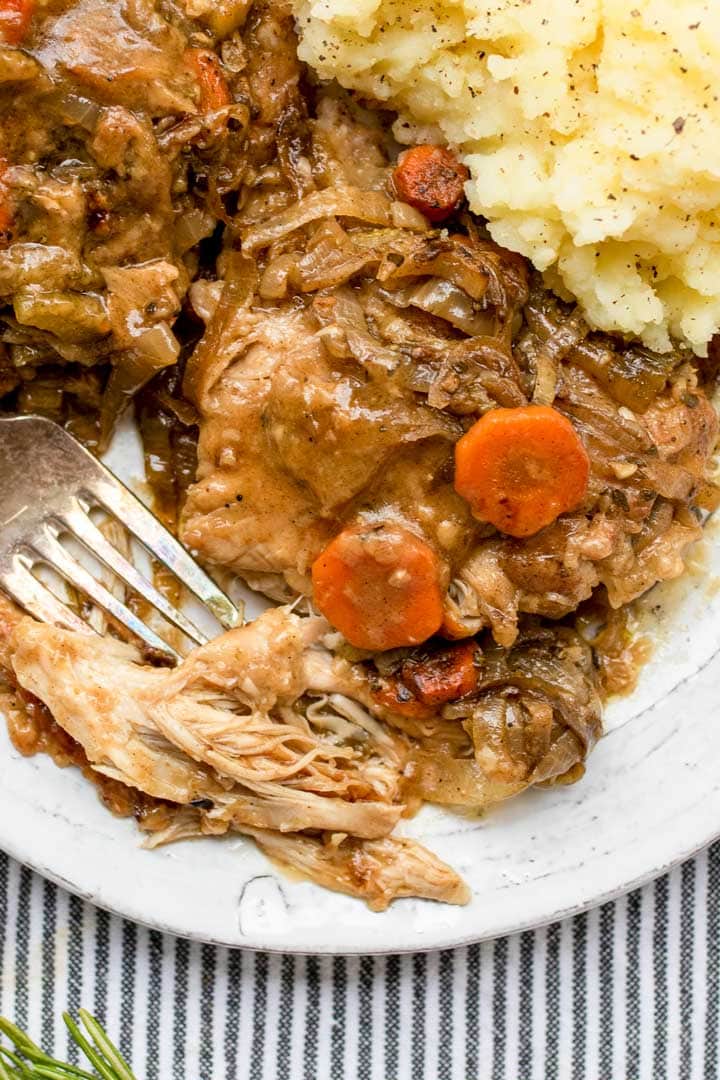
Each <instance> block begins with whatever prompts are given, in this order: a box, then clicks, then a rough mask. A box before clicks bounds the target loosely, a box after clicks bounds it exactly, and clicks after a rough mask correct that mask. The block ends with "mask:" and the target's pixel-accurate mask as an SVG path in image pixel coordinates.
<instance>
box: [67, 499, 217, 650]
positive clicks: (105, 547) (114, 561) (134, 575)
mask: <svg viewBox="0 0 720 1080" xmlns="http://www.w3.org/2000/svg"><path fill="white" fill-rule="evenodd" d="M58 521H60V522H61V523H62V524H63V525H64V526H65V527H66V528H67V529H69V530H70V532H71V533H72V534H73V535H74V536H75V537H77V539H78V540H81V541H82V543H83V544H84V545H85V546H86V547H87V549H88V551H90V552H91V553H92V554H93V555H95V556H96V557H97V558H98V559H100V561H101V562H103V563H104V564H105V565H106V566H107V567H108V568H109V569H110V570H112V571H113V572H114V573H115V574H117V575H118V577H119V578H121V579H122V580H123V581H124V582H125V583H126V584H127V585H129V586H130V587H131V588H132V589H134V590H135V592H136V593H138V594H139V595H140V596H142V597H143V598H144V599H145V600H147V601H148V603H149V604H152V606H153V607H154V608H155V609H156V611H159V612H160V613H161V614H162V615H164V616H165V618H166V619H168V620H169V621H170V622H171V623H173V624H174V625H175V626H177V627H178V629H179V630H182V632H183V634H186V635H187V637H189V638H190V640H191V641H194V642H195V644H196V645H204V644H205V642H206V641H207V637H206V636H205V634H203V633H202V632H201V631H200V630H198V628H197V626H195V625H194V624H193V623H192V622H190V620H189V619H188V618H186V616H185V615H183V613H182V612H181V611H178V610H177V608H175V607H173V605H172V604H171V603H170V602H169V601H168V600H166V598H165V597H164V596H163V595H162V593H161V592H159V591H158V590H157V589H156V588H155V586H154V585H152V584H151V583H150V582H149V581H148V580H147V578H145V577H143V575H142V574H140V573H139V572H138V571H137V570H136V569H135V567H134V566H133V565H132V563H131V562H129V561H128V560H127V559H126V558H125V556H124V555H121V554H120V552H119V551H118V549H117V548H116V547H115V546H114V545H113V544H111V543H110V542H109V540H108V539H107V538H106V537H105V536H103V534H102V532H101V531H100V529H98V528H97V526H96V525H94V524H93V523H92V521H91V520H90V518H89V517H88V516H87V514H86V513H85V511H84V510H83V509H82V508H81V507H80V505H79V503H78V504H76V506H74V507H73V508H72V509H70V510H67V511H64V512H63V513H61V514H59V515H58Z"/></svg>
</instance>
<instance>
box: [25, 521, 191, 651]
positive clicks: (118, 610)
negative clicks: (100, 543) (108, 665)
mask: <svg viewBox="0 0 720 1080" xmlns="http://www.w3.org/2000/svg"><path fill="white" fill-rule="evenodd" d="M28 546H29V547H30V550H31V551H32V552H34V553H36V554H37V555H39V556H40V558H41V559H43V560H44V561H45V562H47V563H48V565H50V566H52V567H53V569H54V570H57V571H58V573H59V574H62V576H63V577H64V578H66V579H67V580H68V581H69V582H70V584H71V585H74V586H75V588H77V589H80V590H81V591H82V592H84V593H85V595H86V596H87V597H89V599H90V600H92V602H93V603H94V604H97V605H98V607H101V608H102V609H103V611H106V612H107V613H108V615H112V617H113V618H114V619H117V621H118V622H119V623H122V625H123V626H125V627H126V628H127V629H128V630H129V631H130V632H131V633H132V634H134V635H135V636H136V637H139V638H140V640H141V641H144V642H145V644H146V645H149V647H150V648H151V649H154V650H155V651H157V652H160V653H162V654H163V655H164V656H167V657H170V658H171V659H173V660H178V659H179V655H178V653H177V652H176V651H175V650H174V649H173V648H171V647H170V645H168V644H167V642H166V641H163V640H162V638H160V637H158V635H157V634H156V633H155V632H154V631H153V630H151V629H150V627H149V626H146V625H145V623H144V622H143V621H142V620H141V619H138V617H137V615H134V614H133V612H132V611H131V610H130V608H128V607H126V606H125V604H123V603H122V602H121V601H120V600H118V599H117V598H116V597H115V596H113V594H112V593H111V592H110V591H109V590H108V589H106V588H105V586H104V585H101V584H100V582H99V581H98V580H97V578H94V577H93V576H92V574H91V573H89V572H88V571H87V570H86V569H85V567H84V566H81V565H80V563H79V562H77V561H76V560H75V559H74V558H73V557H72V555H70V554H68V552H67V551H66V550H65V548H64V547H63V546H62V544H60V543H59V542H58V540H57V538H56V537H55V536H53V534H52V533H51V532H50V531H49V530H46V531H45V532H44V533H41V534H39V535H38V536H35V537H33V539H32V543H31V544H29V545H28Z"/></svg>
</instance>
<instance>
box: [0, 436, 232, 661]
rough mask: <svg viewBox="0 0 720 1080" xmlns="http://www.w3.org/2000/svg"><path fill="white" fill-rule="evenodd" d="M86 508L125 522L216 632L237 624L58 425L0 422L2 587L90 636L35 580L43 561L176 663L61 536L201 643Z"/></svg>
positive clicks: (221, 598) (166, 537)
mask: <svg viewBox="0 0 720 1080" xmlns="http://www.w3.org/2000/svg"><path fill="white" fill-rule="evenodd" d="M93 508H99V509H101V510H103V511H105V512H106V513H108V514H110V515H111V516H112V517H114V518H116V519H117V520H118V521H119V522H120V523H121V524H122V525H124V526H125V528H126V529H127V530H128V531H129V532H130V533H131V534H132V535H133V536H134V537H135V538H136V539H137V540H138V541H139V542H140V543H141V544H142V545H143V547H144V548H146V549H147V551H148V552H149V553H150V554H151V555H152V556H153V557H154V558H156V559H157V560H158V561H159V562H161V563H163V564H164V565H165V566H166V567H167V568H168V570H170V571H171V572H172V573H173V574H174V575H175V577H177V578H178V580H179V581H180V582H181V583H182V584H183V585H184V586H185V587H186V588H187V589H188V590H189V591H190V592H191V593H192V594H193V595H194V596H196V597H197V598H198V599H199V600H201V601H202V602H203V603H204V604H205V606H206V607H207V608H209V610H210V611H211V612H212V613H213V615H214V616H215V617H216V618H217V620H218V621H219V622H220V623H221V624H222V626H224V627H225V628H226V629H231V628H232V627H233V626H236V625H237V624H238V623H239V622H240V621H241V615H240V612H239V611H238V609H237V608H236V607H235V605H234V604H233V603H232V601H231V600H230V599H229V598H228V597H227V596H226V595H225V594H224V593H223V592H222V591H221V590H220V589H219V588H218V587H217V585H216V584H215V583H214V582H213V581H212V580H211V579H210V578H209V577H208V575H207V574H206V573H205V572H204V571H203V570H201V569H200V567H199V566H198V565H197V563H196V562H195V561H194V559H192V558H191V557H190V555H188V553H187V551H185V549H184V548H183V547H182V546H181V545H180V544H179V543H178V542H177V540H175V539H174V537H173V536H171V535H170V533H169V532H168V531H167V529H165V528H164V526H162V525H161V524H160V522H159V521H158V520H157V518H155V517H154V516H153V514H152V513H150V511H149V510H147V509H146V508H145V507H144V506H143V504H142V503H141V502H140V500H139V499H137V498H136V497H135V496H134V495H133V494H132V493H131V492H130V491H129V490H128V489H127V488H126V487H125V485H124V484H123V483H121V481H120V480H118V479H117V477H116V476H114V475H113V474H112V473H111V472H110V471H109V469H107V468H105V466H104V465H102V464H101V463H100V462H99V461H97V459H96V458H94V457H93V456H92V454H91V453H90V452H89V451H88V450H86V449H85V448H84V447H83V446H81V445H80V443H79V442H77V441H76V440H75V439H74V438H73V437H72V436H71V435H69V434H68V433H67V432H66V431H64V430H63V428H61V427H59V426H58V425H57V424H55V423H53V422H52V421H51V420H46V419H45V418H43V417H40V416H18V417H10V418H3V419H0V587H1V588H3V589H4V590H5V591H6V592H7V593H8V594H9V595H10V596H11V597H12V598H13V599H14V600H15V601H17V603H18V604H20V606H21V607H23V608H25V610H26V611H28V612H30V614H31V615H34V616H35V617H36V618H38V619H40V620H42V621H43V622H49V623H55V624H56V625H59V626H63V627H65V628H66V629H69V630H80V631H83V632H84V633H94V630H93V628H92V627H91V626H90V624H89V623H87V622H85V620H84V619H82V618H81V617H80V616H79V615H77V614H75V612H74V611H72V610H71V609H70V608H69V607H68V606H67V605H66V604H64V603H63V602H62V601H61V600H59V599H58V598H57V597H56V596H55V594H54V593H53V592H52V591H51V590H50V589H49V588H48V587H47V586H46V585H45V584H43V583H42V582H41V581H40V580H39V579H38V578H37V577H36V576H35V574H33V572H32V571H33V569H34V568H35V567H36V566H39V565H41V564H46V565H48V566H50V567H51V568H52V569H53V570H54V571H55V572H56V573H58V574H60V576H61V577H62V578H64V579H65V581H66V582H68V584H70V585H72V586H74V587H75V588H76V589H78V590H79V591H80V592H81V593H84V595H85V596H86V597H87V598H88V599H89V600H90V601H91V602H92V603H93V604H94V605H96V606H97V607H99V608H102V610H103V611H105V612H106V613H107V614H108V615H109V616H111V617H112V618H113V619H115V620H117V621H118V622H119V623H122V624H123V625H124V626H125V627H126V628H127V629H128V630H129V631H130V632H131V633H132V634H134V635H135V636H136V637H138V638H140V639H141V640H142V641H144V642H145V644H146V645H148V646H149V647H150V648H151V649H152V650H154V651H156V652H158V653H160V654H163V655H164V656H166V657H170V658H172V659H177V657H178V653H177V652H176V650H175V649H174V648H172V646H171V645H169V644H168V642H166V641H164V640H163V639H162V638H161V637H159V636H158V634H156V633H155V632H154V631H153V630H152V629H151V628H150V627H149V626H147V625H146V623H144V622H143V621H142V620H141V619H139V618H138V617H137V615H135V614H134V612H132V611H131V610H130V608H129V607H127V605H126V604H124V603H122V601H120V600H118V599H117V597H116V596H114V595H113V594H112V592H111V591H110V590H109V589H108V588H106V586H105V585H103V584H102V583H101V582H100V581H98V580H97V578H96V577H95V576H94V575H93V574H91V573H90V572H89V571H88V570H87V569H86V568H85V567H84V566H83V565H82V564H81V563H80V562H79V561H78V559H77V558H76V557H75V556H74V555H73V554H72V553H71V552H70V551H69V550H68V548H67V547H66V546H65V545H64V544H63V543H62V537H64V536H65V535H69V536H72V537H74V538H75V539H76V540H78V541H80V543H81V544H82V546H83V547H84V548H86V549H87V550H88V551H89V552H90V553H91V554H92V555H93V556H94V557H95V559H97V560H98V561H99V562H100V563H102V564H104V566H106V567H107V568H108V569H109V570H111V571H112V572H113V573H114V574H116V575H117V576H118V577H119V578H120V579H121V580H122V581H123V582H124V583H125V584H126V585H128V586H129V587H130V588H131V589H132V590H133V591H134V592H135V593H138V594H139V595H140V596H142V597H144V599H145V600H146V601H148V603H149V604H151V606H152V607H153V608H155V610H156V611H158V612H160V614H161V615H163V616H164V617H165V618H166V619H167V620H168V622H170V623H172V624H173V625H174V626H176V627H178V629H179V630H181V631H182V632H183V633H184V634H185V635H186V636H187V637H188V638H190V640H191V641H193V642H195V643H196V644H197V645H202V644H203V643H204V642H205V641H207V640H208V639H207V636H206V635H205V634H204V633H203V632H202V631H201V630H199V629H198V628H197V626H195V625H194V623H193V622H191V621H190V619H189V618H187V616H186V615H184V614H183V612H182V611H178V609H177V608H175V607H174V606H173V605H172V604H171V603H169V601H168V600H167V599H166V598H165V597H164V596H163V595H162V594H161V593H160V592H158V590H157V589H156V588H155V587H154V585H152V584H151V583H150V582H149V581H148V580H147V578H145V577H144V575H143V574H141V573H140V572H139V571H138V570H137V569H136V567H135V566H133V565H132V563H131V562H129V561H128V559H126V558H125V556H124V555H122V554H121V553H120V551H118V549H117V548H116V547H115V546H114V545H113V544H111V543H110V542H109V540H108V539H107V538H106V537H105V536H104V535H103V533H102V532H101V531H100V529H99V528H98V527H97V526H96V525H95V524H94V523H93V521H92V520H91V518H90V511H91V510H92V509H93Z"/></svg>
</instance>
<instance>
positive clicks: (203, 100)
mask: <svg viewBox="0 0 720 1080" xmlns="http://www.w3.org/2000/svg"><path fill="white" fill-rule="evenodd" d="M185 59H186V61H187V63H188V65H189V66H190V69H191V70H192V72H193V73H194V75H195V78H196V79H197V82H198V86H199V87H200V112H204V113H206V112H214V111H215V110H216V109H222V108H224V107H225V106H226V105H231V104H232V100H233V98H232V94H231V93H230V87H229V86H228V84H227V81H226V79H225V76H224V74H223V70H222V66H221V64H220V60H219V58H218V56H217V54H216V53H214V52H211V51H210V50H209V49H186V51H185Z"/></svg>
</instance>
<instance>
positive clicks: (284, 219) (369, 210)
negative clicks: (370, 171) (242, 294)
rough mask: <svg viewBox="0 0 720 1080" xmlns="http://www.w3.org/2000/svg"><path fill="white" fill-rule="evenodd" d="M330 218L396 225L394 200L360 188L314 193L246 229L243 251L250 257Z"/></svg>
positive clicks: (243, 232)
mask: <svg viewBox="0 0 720 1080" xmlns="http://www.w3.org/2000/svg"><path fill="white" fill-rule="evenodd" d="M327 217H349V218H354V219H356V220H357V221H370V222H372V223H373V224H375V225H392V223H393V222H392V212H391V204H390V200H389V199H388V197H387V195H383V194H381V193H380V192H378V191H359V190H357V189H356V188H330V189H327V190H324V191H313V192H312V193H311V194H310V195H306V196H305V198H304V199H301V200H300V202H298V203H294V204H293V205H292V206H291V207H290V208H289V209H288V210H284V211H283V212H282V213H280V214H275V215H274V216H273V217H272V218H270V219H269V220H268V221H263V222H261V223H260V224H259V225H251V226H250V227H249V228H247V229H243V230H242V232H241V234H240V236H241V239H242V250H243V252H244V253H245V254H246V255H252V254H253V253H254V252H256V251H258V250H259V249H260V248H264V247H268V246H269V245H270V244H272V243H275V242H276V241H277V240H280V239H282V237H283V236H287V235H288V234H289V233H292V232H295V230H296V229H301V228H302V227H303V226H304V225H309V224H310V222H312V221H317V220H318V219H319V218H327Z"/></svg>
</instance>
